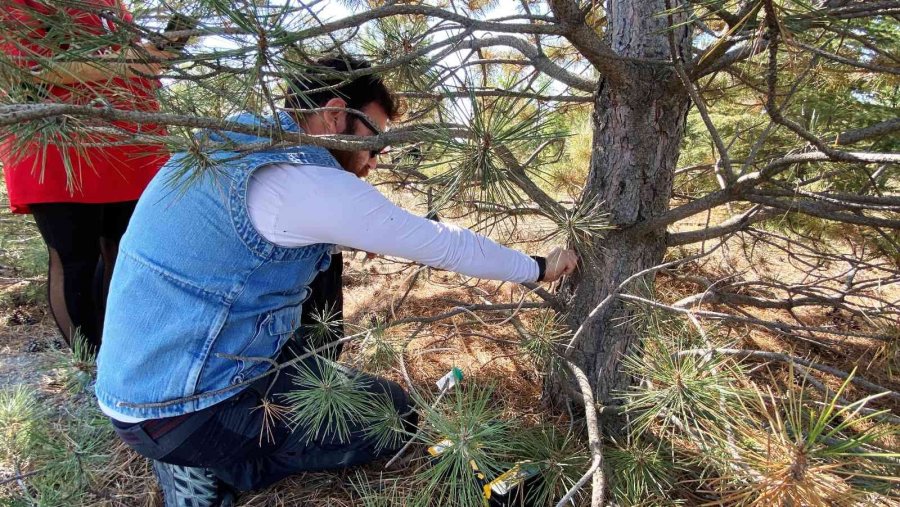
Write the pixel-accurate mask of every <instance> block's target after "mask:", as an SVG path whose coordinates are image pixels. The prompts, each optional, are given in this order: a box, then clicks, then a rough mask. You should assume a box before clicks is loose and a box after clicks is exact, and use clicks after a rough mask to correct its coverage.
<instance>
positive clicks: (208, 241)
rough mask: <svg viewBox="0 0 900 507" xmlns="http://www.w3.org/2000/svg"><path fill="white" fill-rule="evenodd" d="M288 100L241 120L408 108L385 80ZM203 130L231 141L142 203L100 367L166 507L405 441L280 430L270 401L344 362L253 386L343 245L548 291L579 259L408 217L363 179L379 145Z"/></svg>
mask: <svg viewBox="0 0 900 507" xmlns="http://www.w3.org/2000/svg"><path fill="white" fill-rule="evenodd" d="M320 63H321V65H322V67H323V68H325V69H333V70H332V75H336V72H335V71H344V72H345V71H347V70H350V69H354V70H359V69H367V68H369V67H368V65H367V64H366V63H364V62H353V61H351V62H347V60H345V59H332V60H326V61H323V62H320ZM310 89H313V90H312V91H310V92H309V93H305V92H304V90H306V91H309V90H310ZM291 90H292V93H291V94H289V95H288V97H287V98H286V101H285V102H286V103H285V106H286V110H287V111H289V112H281V113H279V114H278V115H277V116H276V117H274V118H260V117H258V116H256V115H252V114H243V115H239V116H238V117H237V118H235V119H234V121H236V122H240V123H243V124H247V125H249V126H258V127H260V130H262V129H263V128H265V129H271V128H273V127H276V126H279V125H280V128H281V130H282V131H284V132H300V131H303V132H305V133H307V134H314V135H327V134H349V135H357V136H371V135H376V134H378V133H379V132H380V131H383V130H384V129H385V127H386V124H387V122H388V121H389V120H391V119H394V118H395V116H397V108H396V104H395V99H394V98H393V96H392V95H391V93H390V92H389V91H388V90H387V88H386V87H385V85H384V83H383V82H382V81H381V79H380V78H378V77H376V76H374V75H371V74H370V75H365V76H361V77H357V78H356V79H353V80H352V81H348V80H345V79H343V77H342V76H338V77H335V78H333V79H331V82H329V79H327V78H326V79H316V80H315V81H314V82H313V83H311V82H310V80H304V79H302V78H297V79H294V80H293V82H292V83H291ZM301 93H302V98H301ZM310 104H312V106H310ZM310 107H313V108H315V109H314V110H310ZM304 109H306V111H303V110H304ZM353 110H356V111H361V112H362V113H365V116H362V115H359V114H355V113H354V112H353ZM370 119H371V120H370ZM205 135H207V136H208V137H209V139H210V140H212V141H214V142H220V143H222V145H223V146H225V147H227V149H226V148H223V150H222V151H217V152H214V153H212V154H210V157H211V158H213V159H214V160H215V161H216V164H215V170H210V171H208V172H207V173H206V174H204V175H203V176H202V177H201V178H198V179H196V181H190V182H189V178H191V177H192V175H191V174H190V172H191V171H190V170H200V168H198V167H192V165H193V164H195V163H196V161H197V160H198V158H192V157H191V156H190V155H188V154H177V155H175V156H173V158H172V159H171V161H170V162H169V163H168V164H167V165H166V166H165V167H164V168H163V169H162V170H161V171H160V173H159V174H158V175H157V176H156V178H155V179H154V180H153V181H152V182H151V184H150V186H149V187H148V188H147V190H146V191H145V192H144V194H143V196H142V197H141V199H140V201H139V202H138V205H137V209H136V210H135V213H134V216H133V217H132V219H131V223H130V224H129V227H128V230H127V232H126V234H125V236H124V238H123V240H122V243H121V246H120V249H119V256H118V260H117V264H116V267H115V271H114V275H113V279H112V284H111V287H110V295H109V303H108V307H107V316H106V324H105V329H104V334H103V345H102V347H101V349H100V354H99V358H98V379H97V385H96V393H97V398H98V401H99V403H100V407H101V409H102V410H103V412H104V413H105V414H106V415H108V416H109V417H110V418H111V419H112V421H113V425H114V426H115V428H116V432H117V433H118V434H119V436H120V437H121V438H122V439H123V440H124V441H125V442H127V443H128V444H129V445H130V446H131V447H133V448H134V449H135V450H136V451H137V452H139V453H140V454H142V455H144V456H146V457H148V458H150V459H152V460H154V464H153V467H154V471H155V472H156V474H157V477H158V478H159V480H160V485H161V487H162V489H163V493H164V496H165V501H166V505H169V506H175V505H177V506H198V507H199V506H212V505H230V503H231V498H232V496H231V492H232V491H233V490H250V489H258V488H262V487H265V486H268V485H270V484H272V483H274V482H276V481H278V480H280V479H282V478H284V477H286V476H288V475H291V474H295V473H298V472H303V471H311V470H325V469H334V468H344V467H349V466H354V465H358V464H362V463H366V462H369V461H371V460H373V459H376V458H378V457H380V456H383V455H386V454H389V453H392V452H395V451H396V448H397V447H398V446H399V444H401V443H402V442H398V443H397V445H389V446H384V445H381V444H383V441H382V442H380V441H378V439H377V438H376V437H375V436H373V435H372V434H371V432H369V431H367V430H368V428H365V427H360V425H359V424H356V425H354V424H351V425H350V427H349V428H346V433H347V434H346V435H343V436H341V435H336V431H332V429H329V428H326V431H324V432H320V431H318V430H314V431H312V432H311V431H310V428H306V427H303V424H302V423H300V424H297V425H291V424H288V423H287V422H286V421H284V420H282V419H280V418H277V417H274V418H273V417H268V419H267V414H266V413H265V410H262V409H259V407H260V406H261V405H263V403H264V402H276V403H277V402H280V401H281V400H282V399H283V398H282V397H283V395H284V394H286V393H291V392H294V393H296V391H297V390H298V389H304V386H303V385H295V384H294V382H293V381H292V374H293V373H294V372H296V371H302V372H304V373H303V374H304V375H308V376H312V377H315V376H316V375H322V374H323V372H322V368H323V367H329V368H330V367H331V366H327V365H328V364H329V363H326V362H323V359H321V358H316V357H313V358H310V359H308V360H304V361H302V362H301V363H300V364H299V365H297V366H298V367H299V369H298V370H295V369H294V368H288V369H285V370H283V371H279V372H277V374H270V375H265V376H263V377H262V378H259V379H258V380H255V381H252V382H250V381H249V380H251V379H254V378H256V377H259V376H260V375H262V374H264V373H266V372H270V373H272V372H271V371H270V370H273V368H274V366H273V365H274V364H275V363H281V362H284V361H287V360H290V359H292V358H293V357H295V356H294V355H293V354H294V353H295V352H296V351H294V350H293V349H291V347H289V346H285V344H286V343H287V342H288V341H289V340H292V336H293V335H294V334H295V331H297V330H298V328H299V326H300V315H301V307H302V304H303V302H304V301H305V300H306V299H307V298H308V297H309V289H308V286H309V284H310V282H311V281H312V280H313V279H314V278H315V276H316V274H317V273H319V272H320V271H322V270H325V269H326V268H327V267H328V262H329V259H330V253H331V251H332V248H333V247H334V246H335V245H342V246H345V247H349V248H355V249H359V250H364V251H367V252H373V253H377V254H382V255H391V256H397V257H403V258H406V259H410V260H413V261H417V262H420V263H422V264H426V265H429V266H433V267H436V268H440V269H445V270H451V271H456V272H459V273H463V274H465V275H469V276H475V277H480V278H487V279H494V280H507V281H514V282H533V281H538V280H545V281H552V280H555V279H557V278H559V277H560V276H562V275H563V274H565V273H569V272H571V271H572V270H574V269H575V265H576V257H575V254H574V253H573V252H571V251H568V250H561V249H556V250H554V251H553V252H551V253H550V254H549V255H548V256H547V257H546V258H543V257H529V256H527V255H525V254H522V253H520V252H517V251H515V250H511V249H508V248H505V247H503V246H500V245H498V244H496V243H494V242H493V241H491V240H489V239H487V238H484V237H482V236H479V235H477V234H475V233H473V232H471V231H468V230H466V229H461V228H459V227H455V226H453V225H447V224H443V223H439V222H434V221H431V220H427V219H425V218H421V217H418V216H415V215H412V214H410V213H408V212H406V211H404V210H402V209H400V208H398V207H397V206H395V205H394V204H392V203H391V202H390V201H388V200H387V199H386V198H385V197H384V196H382V195H381V194H380V193H379V192H378V191H377V190H376V189H375V187H373V186H372V185H370V184H368V183H366V182H364V181H363V180H362V178H363V177H365V176H366V175H367V174H368V173H369V171H370V170H371V169H372V168H374V167H375V164H376V155H377V153H376V152H373V151H357V152H345V151H329V150H326V149H323V148H318V147H314V146H299V147H291V148H277V149H274V148H273V149H269V150H265V151H247V152H245V153H239V151H238V150H239V148H240V146H241V145H250V144H254V145H255V146H256V147H257V148H258V146H259V145H260V144H261V143H265V142H267V141H268V139H265V138H260V137H256V136H252V135H246V134H238V133H224V134H220V133H207V134H205ZM230 150H233V151H230ZM186 166H187V169H189V171H187V172H188V173H189V174H184V173H185V171H184V169H185V167H186ZM173 185H174V187H173ZM304 338H305V337H303V336H300V337H299V339H300V340H301V341H302V340H303V339H304ZM323 365H325V366H323ZM348 375H358V374H355V373H348ZM362 378H363V381H361V382H354V385H358V386H359V388H360V389H363V390H366V391H369V392H371V393H372V394H373V396H379V397H381V398H382V399H384V400H386V402H387V403H390V404H392V405H393V407H394V409H395V410H396V412H397V413H398V414H400V415H402V417H403V418H404V419H405V423H406V424H407V425H408V426H414V425H415V415H414V414H415V413H414V412H413V411H412V407H411V403H410V400H409V398H408V396H407V394H406V393H405V392H404V391H403V389H402V388H401V387H400V386H398V385H397V384H395V383H393V382H390V381H388V380H385V379H380V378H377V377H362ZM300 420H301V421H309V420H310V418H308V417H303V418H300ZM295 422H296V420H295ZM263 431H267V434H266V435H265V437H264V438H260V435H261V433H262V432H263ZM311 433H312V434H311ZM338 436H341V438H338Z"/></svg>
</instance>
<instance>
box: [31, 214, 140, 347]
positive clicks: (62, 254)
mask: <svg viewBox="0 0 900 507" xmlns="http://www.w3.org/2000/svg"><path fill="white" fill-rule="evenodd" d="M136 203H137V201H128V202H116V203H104V204H83V203H69V202H65V203H39V204H31V205H29V207H30V208H31V213H32V215H34V221H35V222H36V223H37V227H38V230H39V231H40V233H41V237H42V238H43V239H44V243H46V244H47V251H48V253H49V258H50V260H49V269H48V270H47V272H48V275H47V300H48V302H49V305H50V313H52V314H53V318H54V320H56V324H57V326H59V330H60V332H62V335H63V338H65V340H66V342H68V343H69V345H70V346H71V345H72V344H73V338H74V336H75V330H76V329H77V330H79V331H80V332H81V334H82V335H83V336H84V338H85V339H86V340H87V343H88V344H89V345H90V346H91V347H92V348H93V350H94V351H95V352H96V351H97V350H99V347H100V336H101V334H102V332H103V313H104V310H105V307H106V295H107V293H108V292H109V280H110V279H111V278H112V272H113V266H114V265H115V263H116V255H117V254H118V252H119V240H120V239H122V235H123V234H124V233H125V228H126V227H128V221H129V220H130V219H131V214H132V213H133V212H134V207H135V204H136Z"/></svg>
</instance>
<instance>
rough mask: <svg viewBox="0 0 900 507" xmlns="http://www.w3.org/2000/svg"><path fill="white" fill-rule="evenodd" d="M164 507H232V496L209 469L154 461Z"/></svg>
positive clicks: (154, 469)
mask: <svg viewBox="0 0 900 507" xmlns="http://www.w3.org/2000/svg"><path fill="white" fill-rule="evenodd" d="M153 473H154V474H155V475H156V479H157V480H158V481H159V487H160V489H162V493H163V503H164V505H165V506H166V507H232V506H233V505H234V495H233V494H231V492H230V491H228V490H227V489H226V488H225V485H224V484H222V481H220V480H219V479H217V478H216V476H215V475H213V473H212V472H211V471H210V470H209V469H208V468H195V467H184V466H179V465H171V464H169V463H163V462H161V461H155V460H154V461H153Z"/></svg>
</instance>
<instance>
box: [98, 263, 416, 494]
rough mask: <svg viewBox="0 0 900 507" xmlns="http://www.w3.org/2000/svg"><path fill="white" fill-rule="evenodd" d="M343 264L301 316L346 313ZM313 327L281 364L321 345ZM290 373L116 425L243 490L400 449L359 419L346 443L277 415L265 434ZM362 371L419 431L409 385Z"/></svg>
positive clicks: (144, 449)
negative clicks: (185, 408) (190, 409)
mask: <svg viewBox="0 0 900 507" xmlns="http://www.w3.org/2000/svg"><path fill="white" fill-rule="evenodd" d="M341 262H342V259H341V256H340V255H339V254H338V255H336V256H334V257H332V264H331V267H330V268H329V270H328V271H325V272H323V273H320V274H319V276H318V277H317V278H316V279H315V280H314V282H313V284H312V288H313V292H312V294H311V296H310V298H309V299H308V300H307V302H306V303H304V313H303V315H304V317H303V319H301V322H304V323H306V324H309V323H310V322H312V316H313V315H314V314H315V313H316V312H317V310H318V309H320V308H325V307H329V308H333V309H334V310H332V312H335V311H337V312H340V311H342V309H343V308H342V306H343V300H342V298H341V284H340V280H341V270H342V267H341ZM306 331H308V329H307V328H305V327H301V329H300V330H299V332H298V333H297V334H296V335H295V336H294V337H293V338H292V339H291V341H289V342H288V344H287V345H285V347H284V348H283V349H282V351H281V354H280V356H279V357H278V359H277V361H278V362H279V363H282V362H285V361H287V360H290V359H291V358H293V357H296V355H297V354H301V353H303V351H304V350H307V349H310V348H313V347H314V346H316V345H317V344H313V343H308V341H307V339H306V338H307V335H306ZM341 336H343V331H342V328H341V327H337V328H336V329H335V330H334V332H333V333H331V334H329V337H330V338H331V339H337V338H340V337H341ZM332 350H334V349H332ZM339 353H340V350H339V349H338V350H336V351H334V352H333V355H332V357H337V355H338V354H339ZM323 355H324V354H323ZM306 366H307V368H310V369H312V370H313V371H315V368H317V366H318V364H317V363H316V360H315V359H310V360H307V361H306ZM290 372H291V369H290V368H288V369H287V370H286V371H285V372H282V373H281V374H280V375H279V376H278V377H277V378H276V379H275V380H274V382H273V381H272V378H271V377H268V378H264V379H261V380H259V381H257V382H256V383H255V384H253V385H252V386H251V387H249V388H247V389H245V390H244V391H242V392H241V393H240V394H238V395H236V396H234V397H232V398H229V399H228V400H225V401H224V402H221V403H218V404H216V405H213V406H212V407H209V408H206V409H204V410H201V411H198V412H194V413H191V414H187V415H184V416H179V417H170V418H164V419H153V420H150V421H144V422H143V423H139V424H122V423H118V422H116V421H113V424H114V426H115V427H116V432H117V433H118V434H119V436H120V437H121V438H122V439H123V440H124V441H125V442H126V443H128V444H129V445H130V446H131V447H132V448H134V449H135V450H136V451H137V452H138V453H140V454H142V455H144V456H146V457H148V458H150V459H154V460H159V461H163V462H166V463H172V464H175V465H182V466H189V467H203V468H209V469H210V470H211V471H212V472H213V473H214V474H215V475H216V477H218V478H219V479H221V480H222V481H223V482H225V483H226V484H228V485H229V486H231V487H232V488H235V489H238V490H241V491H248V490H253V489H260V488H264V487H266V486H268V485H270V484H273V483H275V482H277V481H279V480H281V479H283V478H285V477H287V476H289V475H293V474H297V473H300V472H306V471H315V470H330V469H340V468H346V467H351V466H355V465H361V464H364V463H368V462H370V461H372V460H374V459H377V458H379V457H382V456H390V455H391V454H392V453H394V452H396V451H397V448H384V449H379V448H378V447H377V445H376V440H375V438H374V437H372V436H370V435H367V432H366V430H367V428H363V427H354V426H352V425H351V428H350V436H349V438H348V439H347V441H345V442H337V441H335V439H334V438H333V437H332V436H328V435H327V434H326V435H324V436H321V437H319V438H316V439H313V440H312V441H308V440H307V435H306V431H304V429H303V428H293V429H292V428H291V427H289V426H288V425H287V424H286V423H285V422H284V421H281V420H278V419H272V420H270V421H269V422H270V423H271V426H270V427H269V428H270V433H265V434H264V433H263V426H264V425H265V424H266V421H265V420H264V416H263V411H262V410H261V409H259V408H258V407H260V405H261V403H262V399H263V397H264V396H265V395H266V393H267V392H268V397H267V399H268V400H269V401H275V402H278V401H279V398H280V396H279V395H280V394H282V393H286V392H289V391H291V390H295V389H297V387H296V386H295V385H294V384H293V382H292V381H291V379H290V377H289V375H288V374H287V373H290ZM348 374H351V375H363V374H359V373H355V372H348ZM363 377H364V378H366V379H367V380H368V382H367V387H366V389H367V390H368V391H370V392H372V393H373V394H376V395H383V396H387V397H389V398H390V400H391V401H392V402H393V405H394V408H395V410H396V411H397V412H398V413H399V414H403V415H404V421H405V422H404V424H405V425H406V427H407V430H408V431H409V432H410V433H412V432H413V431H414V428H415V426H416V423H417V419H418V416H417V414H416V413H415V412H414V411H412V404H411V401H410V399H409V397H408V395H407V394H406V392H405V391H404V390H403V388H401V387H400V386H399V385H398V384H396V383H394V382H391V381H389V380H386V379H382V378H378V377H372V376H366V375H363ZM261 435H262V437H261Z"/></svg>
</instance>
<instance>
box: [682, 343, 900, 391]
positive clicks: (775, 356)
mask: <svg viewBox="0 0 900 507" xmlns="http://www.w3.org/2000/svg"><path fill="white" fill-rule="evenodd" d="M710 353H713V354H720V355H728V356H736V357H738V358H740V359H746V358H754V359H766V360H769V361H779V362H782V363H788V364H791V363H796V364H799V365H801V366H805V367H807V368H813V369H815V370H819V371H821V372H823V373H828V374H829V375H834V376H835V377H838V378H841V379H844V380H847V379H849V380H850V382H852V383H854V384H857V385H859V386H860V387H862V388H864V389H867V390H869V391H871V392H874V393H877V394H883V395H885V396H887V397H889V398H893V399H895V400H900V393H898V392H896V391H893V390H891V389H888V388H886V387H884V386H880V385H878V384H875V383H874V382H871V381H869V380H866V379H865V378H863V377H860V376H858V375H851V374H850V373H847V372H845V371H843V370H839V369H837V368H833V367H831V366H827V365H824V364H819V363H815V362H813V361H810V360H808V359H803V358H802V357H796V356H791V355H788V354H782V353H779V352H769V351H766V350H745V349H726V348H709V349H688V350H681V351H678V352H676V353H675V355H676V356H687V355H706V354H710Z"/></svg>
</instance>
